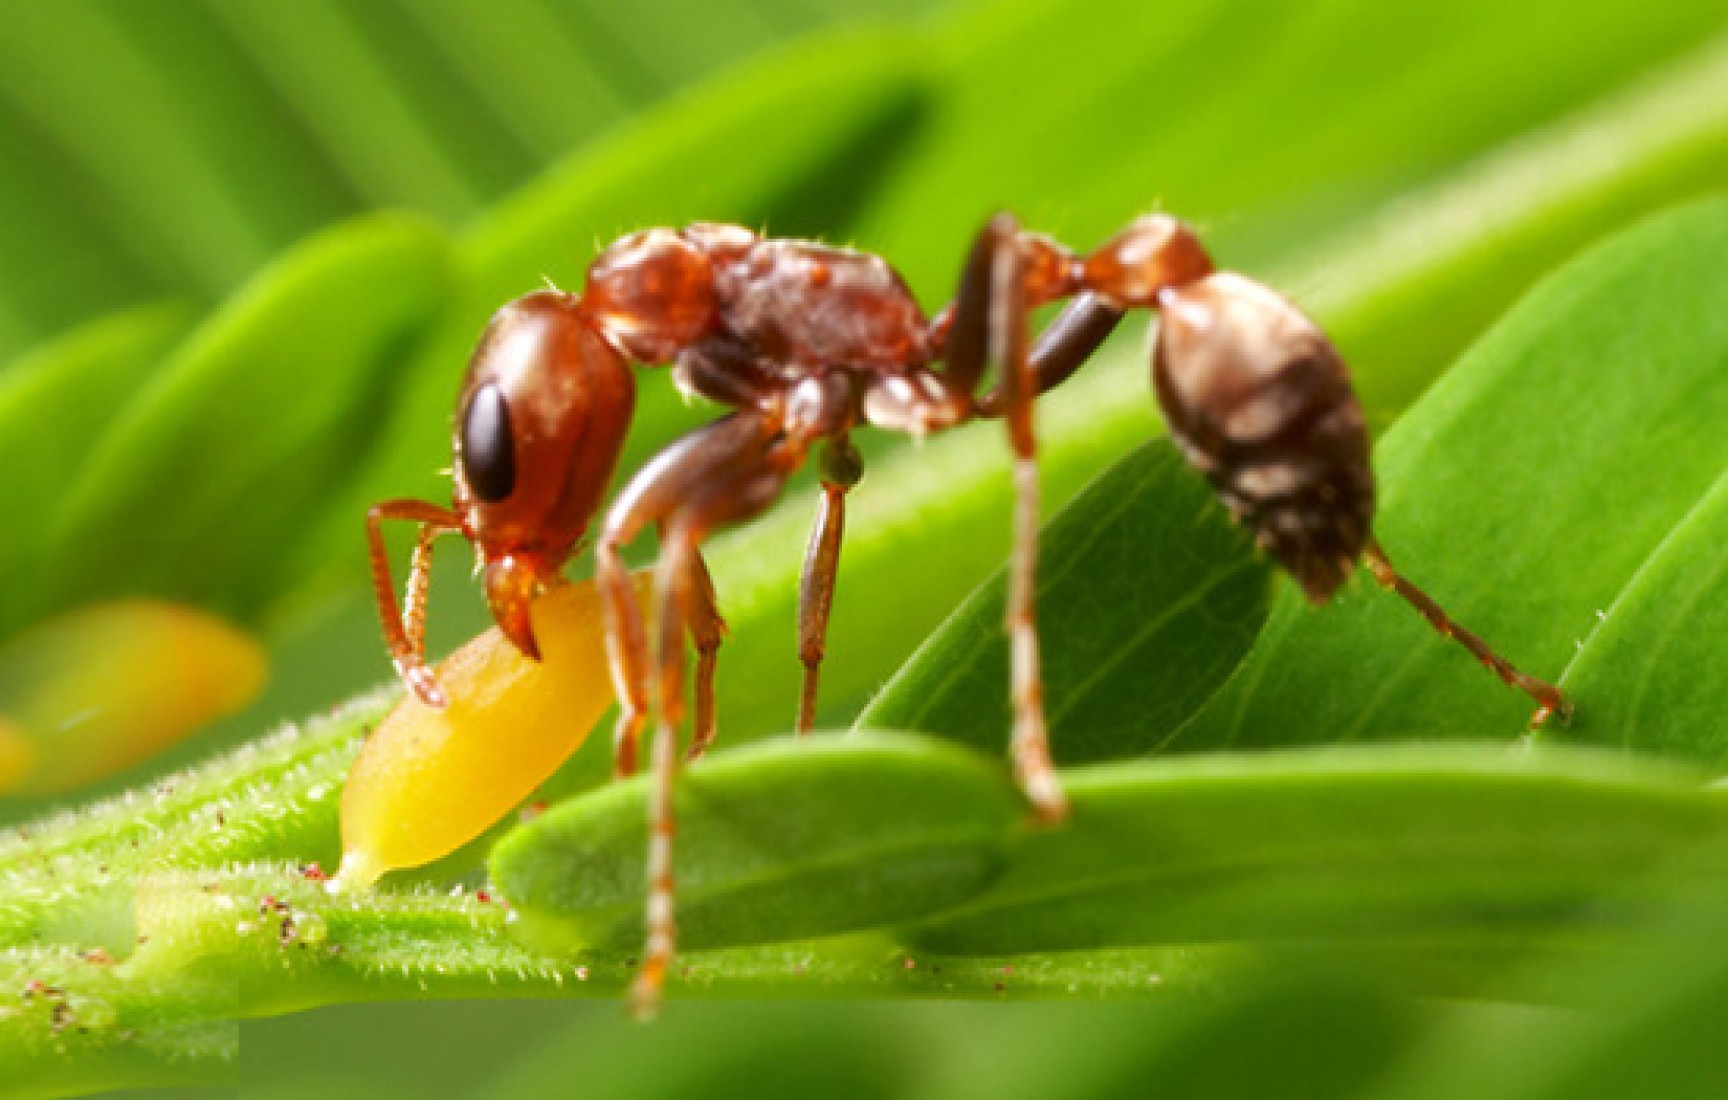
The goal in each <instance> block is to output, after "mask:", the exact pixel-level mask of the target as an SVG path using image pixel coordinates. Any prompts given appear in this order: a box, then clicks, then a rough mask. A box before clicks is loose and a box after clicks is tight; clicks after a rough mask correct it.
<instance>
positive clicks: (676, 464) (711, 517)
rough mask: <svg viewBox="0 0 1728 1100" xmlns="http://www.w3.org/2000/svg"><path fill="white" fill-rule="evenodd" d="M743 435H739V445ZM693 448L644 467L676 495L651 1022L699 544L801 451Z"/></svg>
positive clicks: (657, 753) (639, 982)
mask: <svg viewBox="0 0 1728 1100" xmlns="http://www.w3.org/2000/svg"><path fill="white" fill-rule="evenodd" d="M752 419H756V420H762V421H763V422H764V423H767V421H766V418H757V417H752V416H751V415H750V414H741V415H739V416H737V417H733V418H731V421H721V422H720V424H718V425H713V426H711V428H710V429H705V431H713V430H714V429H717V428H724V427H726V426H727V425H728V424H729V423H731V422H734V421H748V420H752ZM770 426H771V425H770ZM698 435H699V436H701V435H702V433H698ZM687 438H689V437H687ZM749 439H750V437H745V439H744V440H743V441H744V442H748V441H749ZM701 442H703V443H709V444H711V445H712V446H709V447H703V446H692V447H689V448H688V449H684V450H681V451H679V452H677V456H676V460H675V461H673V462H669V463H667V464H666V465H661V464H660V463H659V462H658V461H656V463H655V464H654V465H652V466H650V468H649V470H648V471H644V473H649V472H654V471H657V472H658V475H659V477H660V478H661V480H660V482H659V483H658V486H657V487H676V488H678V489H680V490H682V492H681V493H680V495H679V497H678V499H679V500H680V502H681V506H680V507H679V508H678V509H677V511H676V512H675V513H673V515H672V516H671V517H670V520H669V522H668V524H667V535H666V540H665V543H664V545H663V546H662V547H661V551H660V564H659V566H658V568H657V569H656V570H655V591H656V597H657V602H658V605H659V614H660V624H659V631H658V638H657V641H658V643H659V645H658V649H659V653H658V662H657V684H656V687H657V689H658V690H657V692H656V694H657V696H658V698H657V704H658V706H657V710H658V722H657V724H656V726H655V730H654V745H653V759H652V765H653V776H652V782H651V785H650V787H649V799H648V874H647V878H648V901H647V912H646V914H645V923H646V925H647V942H646V944H645V946H644V948H643V952H642V969H641V970H640V971H639V972H638V973H637V975H636V981H635V983H634V984H633V985H632V986H631V989H630V1005H631V1010H632V1012H633V1013H634V1014H635V1015H637V1016H638V1017H647V1016H652V1015H653V1014H654V1012H655V1010H656V1009H657V1008H658V1006H659V1003H660V992H661V988H662V987H663V986H664V985H665V982H666V974H667V971H668V970H669V969H670V968H671V965H672V956H673V952H674V950H675V948H676V943H677V926H676V923H675V918H674V911H673V897H674V885H675V884H674V879H673V864H672V841H673V837H674V835H675V833H676V831H677V830H676V824H675V820H674V812H673V811H674V807H673V793H674V784H675V782H676V780H677V775H678V724H679V722H680V721H681V720H682V718H683V714H684V698H683V696H684V692H683V686H684V685H683V678H684V629H685V626H686V624H687V623H688V622H689V621H690V620H691V618H692V617H693V615H694V613H696V611H697V605H698V604H699V603H700V602H701V595H700V593H699V592H698V591H697V589H699V588H700V583H699V581H698V577H699V576H700V573H699V569H700V566H699V564H698V563H699V561H700V545H701V542H702V540H703V539H704V538H705V537H706V536H707V534H708V533H709V532H710V531H712V530H714V529H715V528H716V527H720V526H724V525H727V524H731V523H738V522H741V521H743V520H746V519H749V518H751V517H752V516H755V515H757V514H758V513H760V512H761V511H762V510H763V509H765V508H766V507H767V506H768V505H769V504H770V503H772V502H773V500H774V498H775V497H777V496H779V495H780V490H781V489H782V488H783V487H784V486H785V484H786V478H787V476H788V475H789V474H790V473H791V472H792V471H793V470H794V469H796V468H797V466H798V464H799V462H800V461H802V458H803V452H802V446H801V445H798V444H791V443H785V444H781V445H779V446H773V445H772V444H771V442H770V439H769V438H767V437H762V436H757V437H755V439H754V443H755V446H754V448H753V449H754V450H755V452H756V453H755V454H754V455H749V454H743V453H739V452H738V451H736V450H732V449H730V447H731V445H733V444H735V443H737V442H740V440H738V439H736V438H735V437H734V436H730V435H716V436H712V437H707V436H704V437H703V438H702V439H701ZM721 445H726V447H727V449H722V446H721ZM675 446H677V445H675ZM648 499H651V497H650V496H649V495H648V494H644V495H643V496H642V497H640V498H638V500H639V501H646V500H648Z"/></svg>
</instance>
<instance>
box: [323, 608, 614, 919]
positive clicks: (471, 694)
mask: <svg viewBox="0 0 1728 1100" xmlns="http://www.w3.org/2000/svg"><path fill="white" fill-rule="evenodd" d="M647 586H648V582H647V578H646V576H643V577H641V578H640V579H639V582H638V592H639V593H640V592H645V591H646V590H647ZM533 616H534V636H535V638H536V639H538V640H539V643H540V652H541V656H542V657H543V660H542V661H541V662H540V663H538V664H536V663H535V662H533V661H530V660H528V659H527V658H526V657H523V656H522V655H521V653H519V652H518V651H517V649H516V647H515V646H513V645H511V644H510V642H508V641H507V640H505V638H504V636H503V635H502V634H500V633H499V632H498V630H497V629H496V628H494V629H492V630H488V631H486V632H485V633H484V634H481V635H480V636H479V637H477V638H475V639H474V640H473V641H471V642H469V643H468V644H467V645H465V646H463V647H462V648H461V649H458V650H457V651H456V652H454V653H452V654H451V655H450V656H449V658H447V659H446V660H445V661H444V663H443V664H442V665H440V666H439V669H438V682H439V683H440V684H442V685H443V687H444V691H445V694H446V695H447V696H448V697H449V699H450V705H449V706H448V707H447V708H446V709H444V710H433V709H431V708H430V707H427V706H425V705H424V704H422V703H421V702H420V701H419V700H418V699H417V698H416V697H414V696H413V695H408V696H406V697H405V698H404V699H403V700H402V702H401V703H400V704H398V705H397V707H396V709H395V710H393V711H391V712H390V714H389V716H387V717H386V718H385V719H384V721H383V722H382V723H380V724H379V726H378V728H377V729H376V730H374V731H373V733H372V736H371V737H369V738H368V739H367V741H366V744H365V745H364V746H363V747H362V748H361V750H360V755H359V756H358V757H357V758H356V759H355V761H354V767H353V768H352V770H350V771H349V773H348V783H347V785H346V786H345V787H344V788H343V791H342V868H341V871H340V872H339V873H338V875H337V883H338V885H339V888H343V889H349V888H361V887H367V886H370V885H372V883H374V882H376V881H377V880H378V877H379V876H380V875H382V874H384V872H386V871H390V870H394V869H396V868H399V867H419V866H421V865H423V864H426V863H430V862H432V861H433V860H435V859H438V858H439V857H441V856H445V855H448V854H449V853H451V852H453V851H455V850H456V849H457V848H460V847H461V846H462V845H464V844H466V843H467V842H468V841H470V840H473V839H474V838H475V837H477V836H479V835H480V834H481V833H483V832H485V831H486V830H487V829H488V828H489V827H490V826H491V825H493V824H494V823H495V822H497V821H498V820H499V819H500V818H502V817H503V816H504V815H505V814H507V813H509V812H510V811H511V810H512V809H513V808H515V807H516V806H517V805H518V804H519V803H521V802H522V800H523V799H525V798H527V797H528V796H529V795H530V794H532V793H533V792H534V790H535V788H537V787H539V786H540V784H542V783H544V782H545V781H546V780H547V779H548V778H549V777H550V776H551V775H552V773H553V772H555V771H557V770H558V766H559V765H560V764H562V763H563V762H564V761H565V760H566V759H568V758H569V756H570V754H571V753H573V752H575V751H576V750H577V749H578V748H579V747H581V745H582V742H583V741H585V740H587V739H588V734H589V732H590V731H591V730H592V729H593V727H594V724H595V723H596V722H598V721H599V720H600V716H601V715H602V714H604V713H605V712H606V710H607V708H608V707H610V706H611V705H612V699H613V695H612V680H611V677H610V675H609V674H608V672H607V666H606V645H605V633H604V627H603V623H602V615H601V608H600V598H599V594H598V593H597V592H596V591H595V588H594V585H593V584H592V583H591V582H586V581H585V582H583V583H581V584H567V585H560V586H559V587H557V588H555V589H553V590H552V591H550V592H548V593H546V594H545V595H544V596H542V597H541V598H540V599H538V600H536V601H535V603H534V608H533Z"/></svg>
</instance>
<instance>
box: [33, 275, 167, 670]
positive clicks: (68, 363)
mask: <svg viewBox="0 0 1728 1100" xmlns="http://www.w3.org/2000/svg"><path fill="white" fill-rule="evenodd" d="M192 319H193V314H192V311H191V310H190V309H189V308H187V307H186V306H183V305H179V304H177V303H167V304H160V305H154V306H145V307H143V308H141V309H136V310H130V311H128V312H125V313H118V314H113V315H111V316H108V317H105V318H102V319H101V320H98V321H93V322H91V323H89V324H87V325H84V326H82V327H81V328H78V329H76V330H74V331H72V332H70V333H67V334H66V335H65V336H62V337H61V338H59V339H57V340H55V341H53V342H52V343H50V344H48V345H46V346H44V347H41V348H39V349H37V350H36V351H34V352H32V353H31V354H29V355H26V356H24V357H23V358H21V359H20V360H18V361H17V362H15V363H13V364H11V365H10V366H8V367H6V368H5V371H4V372H3V373H0V469H4V470H5V471H6V472H7V473H6V476H5V478H4V480H0V515H6V516H9V517H12V519H11V522H9V523H8V524H7V533H6V537H5V539H3V540H0V575H5V576H8V577H12V578H15V580H16V581H18V582H20V583H14V584H9V585H6V586H5V588H4V589H0V637H5V636H6V635H8V634H10V633H11V632H12V631H13V630H15V629H17V628H18V627H19V626H22V625H23V624H24V623H25V622H27V621H28V620H29V618H30V616H31V615H32V614H34V613H35V612H36V611H37V610H38V609H39V607H40V601H41V597H42V595H43V591H42V584H41V580H42V577H43V574H44V573H45V572H46V571H47V569H48V567H49V558H48V552H47V546H48V540H49V537H50V534H51V528H52V520H51V517H52V516H54V515H55V513H56V512H58V511H59V509H60V507H61V505H62V504H63V502H64V500H65V497H66V495H67V493H68V492H70V490H71V488H72V486H73V484H74V482H75V480H76V478H77V472H78V470H79V469H80V467H81V466H82V464H83V462H84V460H85V458H86V456H87V455H88V453H89V448H90V441H91V440H94V439H98V438H100V437H101V435H102V433H103V432H104V431H106V430H107V428H108V426H109V424H110V423H112V422H113V420H114V419H115V417H116V416H117V415H119V413H120V411H121V410H122V409H123V408H124V407H125V405H126V403H127V402H128V401H129V400H130V399H131V397H132V396H133V394H134V393H135V392H136V391H137V390H138V389H139V387H140V386H142V385H143V384H144V382H145V379H146V377H147V375H148V373H149V371H150V370H151V368H153V367H154V366H155V365H156V364H157V362H158V361H160V360H161V359H162V358H164V357H165V356H166V354H167V352H168V351H169V349H171V348H172V347H173V346H174V345H175V344H176V343H178V342H179V340H180V339H181V337H182V336H184V335H185V333H186V331H187V330H188V329H190V328H191V327H192Z"/></svg>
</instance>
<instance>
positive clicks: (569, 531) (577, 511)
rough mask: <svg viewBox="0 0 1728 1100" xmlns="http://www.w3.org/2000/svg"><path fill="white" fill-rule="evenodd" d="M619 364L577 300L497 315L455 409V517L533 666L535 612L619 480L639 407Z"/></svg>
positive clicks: (540, 299) (553, 299) (542, 302)
mask: <svg viewBox="0 0 1728 1100" xmlns="http://www.w3.org/2000/svg"><path fill="white" fill-rule="evenodd" d="M635 401H636V382H635V379H634V378H633V377H632V375H631V373H630V367H629V364H628V363H626V362H625V360H624V357H623V356H622V355H621V354H620V353H619V352H618V351H617V350H616V349H614V348H613V347H612V346H611V345H610V344H609V343H607V341H606V340H605V339H604V338H603V337H602V336H601V335H600V333H599V331H598V330H597V329H596V328H595V326H594V324H593V323H592V320H591V318H590V316H589V315H588V313H587V312H586V311H585V310H584V309H583V308H582V303H581V301H580V300H579V299H578V298H577V297H576V296H575V295H571V294H563V293H559V292H557V291H537V292H535V293H533V294H528V295H525V296H524V297H521V298H518V299H516V300H515V301H513V302H511V303H509V304H508V305H506V306H505V307H504V308H503V309H500V310H499V311H498V312H497V314H496V315H494V316H493V318H492V323H491V324H490V325H489V326H487V329H486V332H485V334H484V335H483V336H482V337H481V338H480V345H479V347H478V348H476V349H475V352H474V357H473V359H472V360H471V361H470V362H469V365H468V375H467V378H466V379H465V380H464V382H463V385H462V392H461V396H460V397H459V398H458V399H457V403H456V417H455V451H456V464H455V476H456V491H455V504H456V510H457V512H458V513H459V514H460V515H461V517H462V526H463V530H464V532H465V533H466V534H467V535H468V537H469V538H471V539H473V540H474V543H475V545H476V547H477V548H478V550H479V552H480V556H481V558H482V560H483V561H484V563H485V569H486V592H487V598H488V600H489V602H490V603H491V605H492V612H493V616H494V617H495V618H496V619H497V620H498V624H499V626H500V627H502V628H503V630H504V632H505V633H506V634H507V635H509V637H510V639H511V640H512V641H513V642H515V643H516V645H517V646H518V648H520V649H521V650H522V651H523V652H524V653H526V654H527V655H528V656H530V657H532V656H535V655H536V654H535V647H534V641H533V633H532V629H531V628H530V626H529V621H528V604H529V601H530V600H531V599H532V597H533V594H534V592H535V591H536V590H537V589H538V588H539V587H540V586H541V585H542V584H544V583H545V582H547V581H549V580H551V579H553V578H554V577H555V576H556V575H557V571H558V568H559V567H560V566H561V565H562V564H563V563H564V560H565V559H566V558H568V557H569V556H570V553H571V552H572V550H573V549H574V548H575V546H576V543H577V541H578V540H579V539H580V538H581V537H582V534H583V532H584V531H586V530H587V528H588V523H589V521H590V520H591V519H592V518H593V516H594V512H595V511H596V509H598V507H599V505H600V501H601V498H602V496H603V494H604V493H605V491H606V485H607V482H609V481H610V480H611V478H612V471H613V468H614V467H615V466H616V465H617V462H618V453H619V451H620V450H621V449H622V447H623V444H624V435H625V432H626V431H627V430H628V428H629V426H630V414H631V412H632V410H633V409H634V407H635Z"/></svg>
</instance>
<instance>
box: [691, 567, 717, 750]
mask: <svg viewBox="0 0 1728 1100" xmlns="http://www.w3.org/2000/svg"><path fill="white" fill-rule="evenodd" d="M688 585H689V588H690V593H691V597H690V600H689V612H688V617H689V627H690V639H691V641H692V642H694V643H695V646H696V727H695V729H694V730H693V731H692V733H691V735H690V759H691V760H697V759H700V758H701V756H702V754H703V753H705V752H707V751H708V747H709V746H710V745H712V744H713V743H714V671H715V666H716V665H717V664H718V661H719V653H720V643H721V642H722V641H723V640H724V639H725V637H726V620H724V619H722V618H721V617H720V608H719V606H718V604H717V601H716V600H715V598H714V578H713V577H712V576H710V575H709V573H708V563H707V562H705V561H703V560H702V552H701V551H700V550H698V551H696V552H695V553H694V554H693V555H691V576H690V578H689V581H688Z"/></svg>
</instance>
